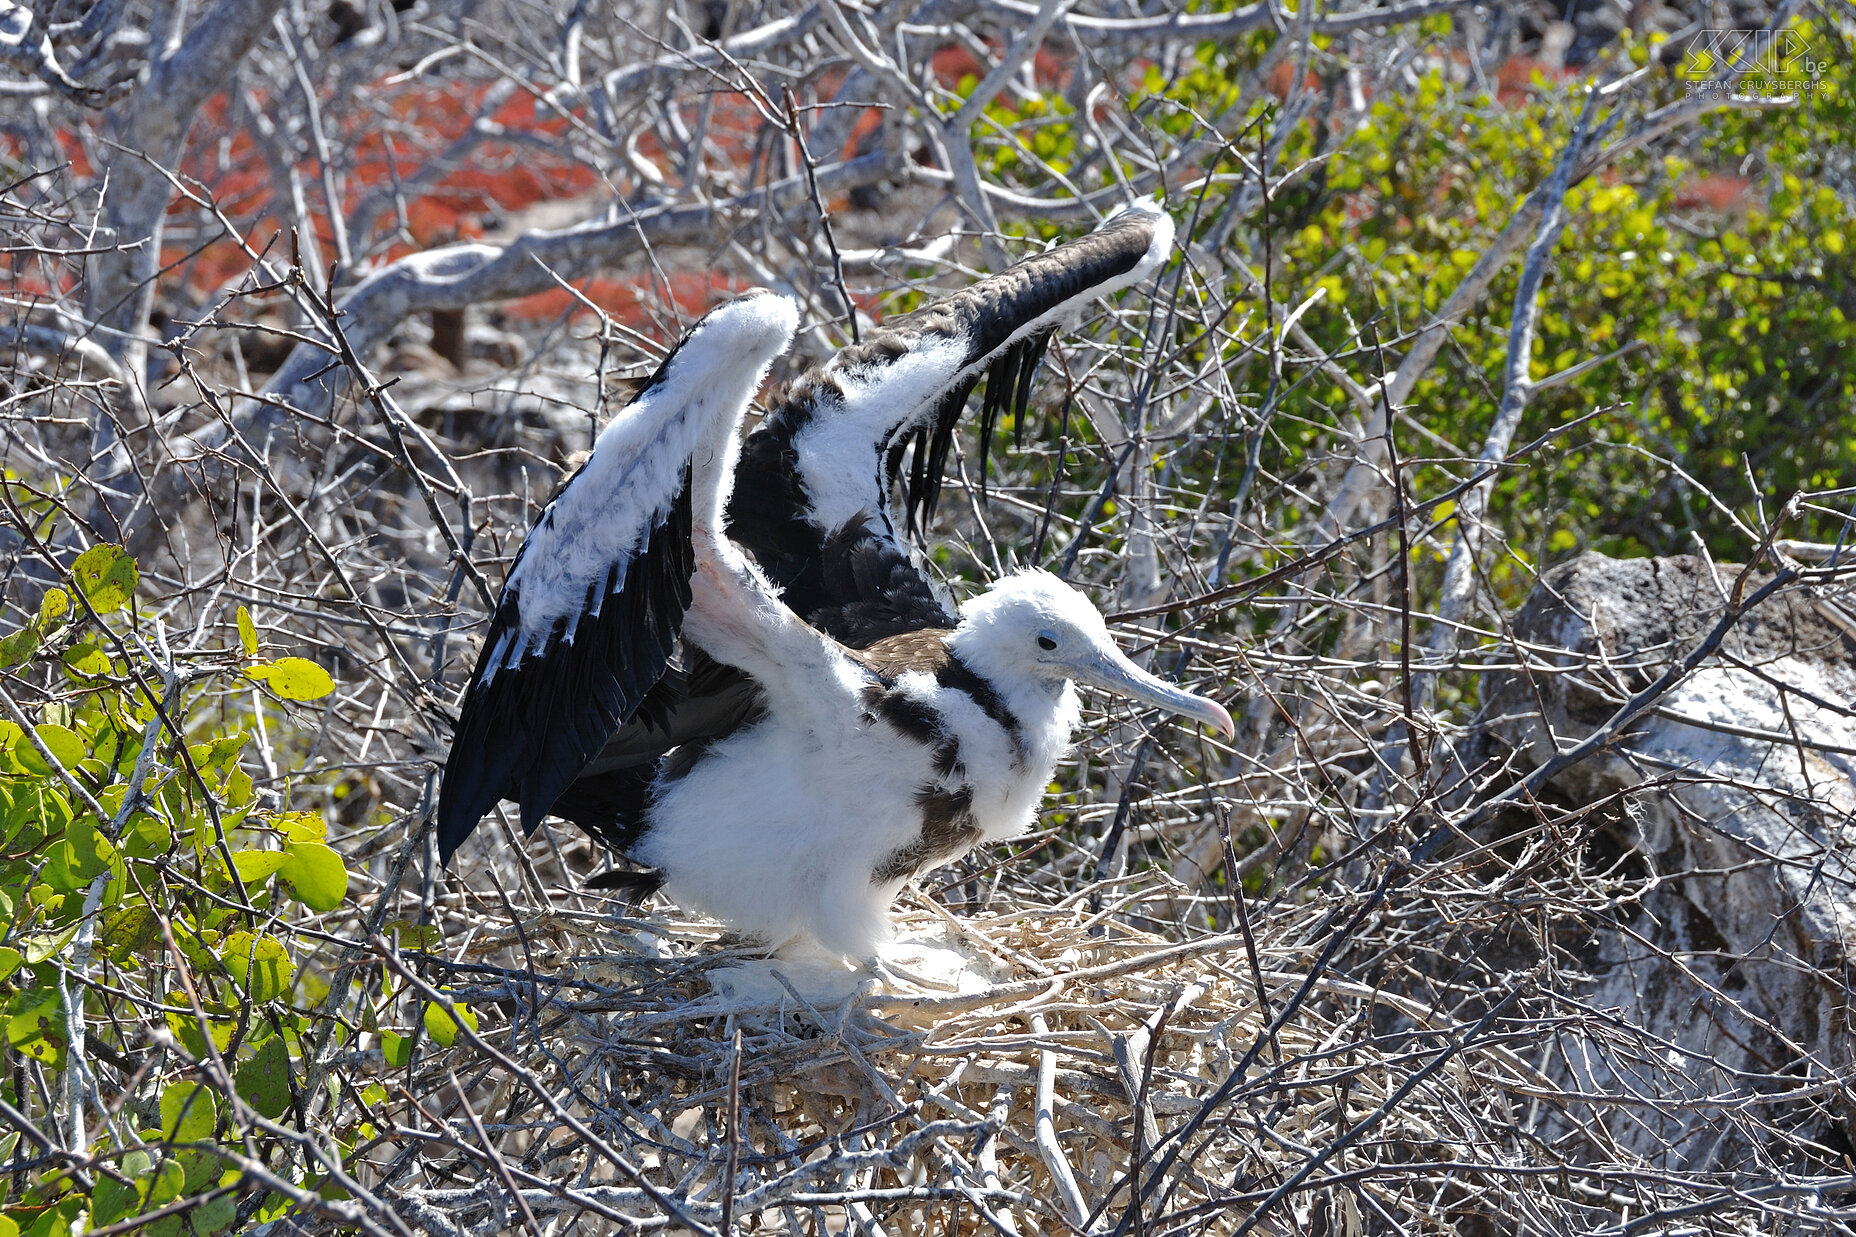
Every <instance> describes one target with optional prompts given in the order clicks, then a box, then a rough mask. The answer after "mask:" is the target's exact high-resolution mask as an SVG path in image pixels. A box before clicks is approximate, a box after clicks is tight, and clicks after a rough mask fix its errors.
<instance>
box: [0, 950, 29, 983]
mask: <svg viewBox="0 0 1856 1237" xmlns="http://www.w3.org/2000/svg"><path fill="white" fill-rule="evenodd" d="M23 960H24V959H23V958H22V957H21V955H20V952H19V950H17V949H13V948H11V947H9V946H6V945H0V979H6V978H7V977H8V976H10V975H11V974H12V973H13V972H14V971H17V970H18V969H19V964H20V963H21V962H22V961H23Z"/></svg>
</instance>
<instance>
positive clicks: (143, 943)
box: [101, 902, 161, 960]
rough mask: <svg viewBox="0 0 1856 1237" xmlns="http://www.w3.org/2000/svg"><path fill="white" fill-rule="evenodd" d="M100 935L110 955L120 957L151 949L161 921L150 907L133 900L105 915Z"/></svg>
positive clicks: (158, 935)
mask: <svg viewBox="0 0 1856 1237" xmlns="http://www.w3.org/2000/svg"><path fill="white" fill-rule="evenodd" d="M101 935H102V938H103V943H104V945H106V946H107V947H108V948H109V951H110V954H111V956H112V957H114V958H116V959H118V960H121V959H124V958H127V957H128V956H129V955H130V954H134V953H145V952H147V951H148V950H150V949H153V948H154V946H155V945H156V944H157V943H159V942H160V940H161V921H160V920H159V919H157V918H156V917H155V912H154V911H153V910H151V909H150V908H149V907H147V906H145V905H143V904H142V903H140V902H134V903H130V904H129V905H126V906H119V907H117V908H116V909H115V910H114V911H111V912H110V913H109V914H108V915H106V916H105V917H104V919H103V928H102V933H101Z"/></svg>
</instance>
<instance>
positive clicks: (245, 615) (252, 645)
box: [238, 606, 258, 657]
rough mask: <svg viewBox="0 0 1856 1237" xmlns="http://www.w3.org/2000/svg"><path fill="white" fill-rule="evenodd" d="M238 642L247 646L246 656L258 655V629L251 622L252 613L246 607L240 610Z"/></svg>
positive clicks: (241, 607)
mask: <svg viewBox="0 0 1856 1237" xmlns="http://www.w3.org/2000/svg"><path fill="white" fill-rule="evenodd" d="M238 642H239V643H240V644H242V645H244V646H245V656H247V657H256V656H257V655H258V628H257V625H256V624H254V623H253V622H252V621H251V611H249V610H247V609H246V608H245V607H244V606H240V607H239V608H238Z"/></svg>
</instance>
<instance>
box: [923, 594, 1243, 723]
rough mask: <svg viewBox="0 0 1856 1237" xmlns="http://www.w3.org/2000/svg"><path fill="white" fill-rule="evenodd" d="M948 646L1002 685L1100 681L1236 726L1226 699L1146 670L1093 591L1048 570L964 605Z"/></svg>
mask: <svg viewBox="0 0 1856 1237" xmlns="http://www.w3.org/2000/svg"><path fill="white" fill-rule="evenodd" d="M948 645H949V647H950V648H951V649H952V651H953V652H954V653H955V654H956V655H957V656H959V658H960V659H961V660H962V661H963V662H965V663H966V664H967V665H968V666H970V667H972V669H973V671H974V672H975V673H977V674H979V675H980V676H981V677H982V678H985V679H988V680H990V681H992V682H993V683H995V684H996V685H999V686H1002V687H1003V686H1005V685H1007V684H1011V683H1016V682H1032V683H1037V684H1040V685H1042V686H1044V687H1045V688H1046V689H1048V690H1051V691H1059V690H1061V689H1062V687H1063V686H1064V684H1066V683H1071V682H1075V683H1083V684H1086V685H1088V686H1090V687H1099V688H1101V689H1102V690H1104V691H1108V692H1113V693H1114V694H1115V695H1118V696H1123V697H1125V698H1127V699H1129V700H1133V701H1136V702H1137V703H1140V704H1146V705H1151V706H1153V707H1154V708H1157V709H1165V710H1167V711H1168V712H1170V713H1178V714H1180V715H1181V716H1184V717H1190V718H1194V719H1196V720H1198V721H1201V722H1204V723H1205V724H1206V725H1208V726H1212V727H1215V728H1216V729H1218V730H1219V731H1220V732H1222V733H1223V734H1224V735H1225V737H1226V738H1229V737H1231V736H1232V735H1233V734H1234V733H1236V730H1235V727H1234V726H1233V725H1232V723H1231V715H1230V714H1229V713H1227V712H1226V711H1225V709H1224V706H1223V705H1220V704H1219V703H1218V702H1217V701H1215V700H1208V699H1206V698H1205V697H1204V696H1197V695H1194V694H1193V693H1191V692H1189V691H1184V690H1182V689H1180V688H1178V687H1174V686H1173V685H1172V684H1171V683H1168V682H1166V681H1165V680H1163V679H1159V678H1156V677H1154V676H1153V675H1151V674H1149V673H1147V672H1146V671H1145V670H1142V669H1141V668H1140V667H1139V666H1137V665H1135V664H1134V663H1133V662H1131V661H1129V660H1128V658H1127V656H1126V655H1125V654H1124V653H1122V651H1121V649H1120V648H1118V647H1116V644H1115V640H1114V637H1113V636H1111V635H1110V634H1109V630H1108V624H1107V623H1105V622H1103V621H1102V615H1101V614H1100V613H1099V612H1098V611H1097V610H1096V608H1095V607H1094V606H1093V605H1091V604H1090V603H1089V599H1088V598H1086V597H1084V596H1083V595H1082V594H1081V593H1079V592H1077V591H1076V590H1075V589H1073V588H1071V587H1070V586H1069V585H1067V584H1065V583H1064V582H1063V581H1062V580H1059V579H1058V578H1057V577H1056V576H1054V575H1051V574H1050V573H1049V572H1047V571H1021V572H1018V573H1017V574H1015V575H1010V576H1007V577H1006V578H1005V579H1003V580H1001V581H999V582H998V583H997V584H995V585H993V587H991V588H990V589H987V590H986V591H985V592H984V593H982V594H980V595H979V596H978V597H975V598H973V599H972V600H971V601H969V602H967V603H966V604H965V605H963V606H961V607H960V626H959V628H957V629H956V630H955V632H954V635H953V636H952V638H951V639H950V640H949V641H948Z"/></svg>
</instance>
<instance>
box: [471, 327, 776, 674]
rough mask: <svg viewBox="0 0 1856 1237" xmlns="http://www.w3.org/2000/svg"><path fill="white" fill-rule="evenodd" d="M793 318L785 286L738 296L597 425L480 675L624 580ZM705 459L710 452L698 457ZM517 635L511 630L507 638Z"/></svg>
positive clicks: (571, 623) (542, 527)
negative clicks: (509, 625)
mask: <svg viewBox="0 0 1856 1237" xmlns="http://www.w3.org/2000/svg"><path fill="white" fill-rule="evenodd" d="M797 325H798V311H797V310H796V309H795V308H794V306H793V303H792V302H791V301H789V300H787V299H786V298H785V297H782V296H774V295H770V294H768V295H760V296H754V297H750V298H748V299H745V300H742V301H736V302H734V303H732V304H730V305H728V306H726V307H724V311H718V312H717V313H716V314H712V315H711V316H710V317H709V318H708V319H705V320H704V321H703V322H702V323H700V324H698V326H697V327H696V329H695V330H694V331H692V332H691V333H690V335H689V336H688V337H687V338H686V339H685V340H684V341H683V344H682V346H681V347H679V348H678V350H677V352H676V354H675V355H674V356H672V357H671V359H670V361H669V362H668V364H667V367H666V369H665V371H664V372H663V373H662V375H661V376H660V378H659V380H658V381H657V382H655V383H654V384H653V385H652V386H651V387H650V388H648V389H647V390H646V391H644V392H643V393H642V394H641V395H640V396H639V397H638V398H637V399H636V400H634V401H633V402H632V403H631V404H629V405H627V406H626V407H625V408H624V409H622V410H621V411H620V412H619V414H618V415H617V416H615V417H614V418H613V419H612V421H611V423H610V424H608V425H607V426H606V428H605V429H604V430H603V431H602V432H601V433H600V435H599V439H598V441H597V442H595V443H594V446H593V454H592V456H591V457H590V458H589V459H588V460H587V462H586V464H585V466H584V467H582V468H581V470H580V471H579V472H578V473H576V474H575V475H574V477H573V479H572V480H571V481H569V482H568V484H567V486H566V488H564V489H563V490H562V491H561V492H560V493H559V494H558V495H556V496H555V498H554V501H552V502H551V503H549V504H548V506H547V508H546V509H545V510H544V511H543V512H542V515H541V519H540V520H538V521H537V522H536V524H535V527H534V528H533V529H531V530H530V532H529V535H528V540H527V541H525V542H524V543H523V546H522V550H521V553H520V554H519V555H518V556H517V560H516V565H515V567H514V569H513V570H511V571H510V573H509V580H508V583H507V584H506V585H505V590H506V592H507V593H509V594H510V595H511V596H513V597H514V598H515V599H516V604H517V608H518V613H519V615H520V623H519V625H518V626H517V627H516V628H515V629H513V630H512V631H511V632H508V633H505V636H504V638H503V640H502V641H499V642H498V645H497V648H496V650H494V651H493V652H492V654H491V658H490V662H489V664H488V666H486V669H485V675H486V677H487V676H488V675H489V674H490V673H491V672H492V671H493V670H495V669H503V668H508V667H513V666H517V665H520V664H521V662H522V660H523V658H525V657H527V656H528V655H529V654H530V653H532V652H534V651H536V650H538V649H541V648H544V647H546V646H547V644H548V641H549V639H550V637H551V635H552V633H553V632H554V630H555V628H556V626H557V625H558V624H563V623H564V624H565V627H564V630H563V638H564V639H566V640H569V641H571V640H572V639H573V633H574V631H575V630H576V629H577V628H578V626H579V620H580V616H581V615H582V614H583V613H587V614H593V615H597V614H598V613H599V609H600V607H601V606H602V605H603V604H604V601H605V598H606V597H607V596H608V595H610V594H611V593H613V592H616V591H618V590H619V589H620V588H622V587H624V584H625V578H626V575H627V574H628V572H629V570H630V567H631V563H632V560H633V559H634V558H635V557H636V555H637V554H638V552H639V550H640V549H641V548H642V547H643V546H644V544H645V543H646V541H647V540H648V539H649V537H650V535H651V530H652V529H653V528H654V527H655V526H656V525H657V524H658V523H659V522H660V521H661V520H662V519H663V518H664V516H665V513H666V512H667V511H668V510H669V508H670V505H671V504H672V503H673V502H674V501H675V500H676V498H677V496H678V494H679V493H680V492H681V491H682V489H683V484H684V475H683V474H684V469H685V467H686V465H688V464H689V462H690V460H691V457H692V456H694V455H695V454H696V452H697V451H698V449H699V448H707V449H709V450H713V449H714V444H713V443H707V442H705V440H706V439H709V438H711V437H712V436H713V435H714V433H715V431H716V427H717V426H718V425H719V424H722V423H724V422H725V423H726V425H725V426H724V427H723V429H724V432H725V433H726V434H728V435H732V434H733V432H734V425H735V420H736V418H737V416H738V414H739V412H740V410H741V409H742V408H743V407H744V406H745V405H746V404H747V401H748V400H749V399H750V398H751V397H752V396H753V394H754V392H755V391H756V390H757V389H758V388H759V387H760V384H761V382H762V380H763V379H764V378H765V377H766V375H767V368H768V366H769V364H770V363H771V357H772V356H774V355H777V354H778V352H779V351H780V349H781V347H782V346H783V345H784V342H785V340H786V339H788V338H790V337H791V335H792V332H793V330H794V328H795V327H796V326H797ZM705 462H706V461H705ZM512 637H513V638H512Z"/></svg>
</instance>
